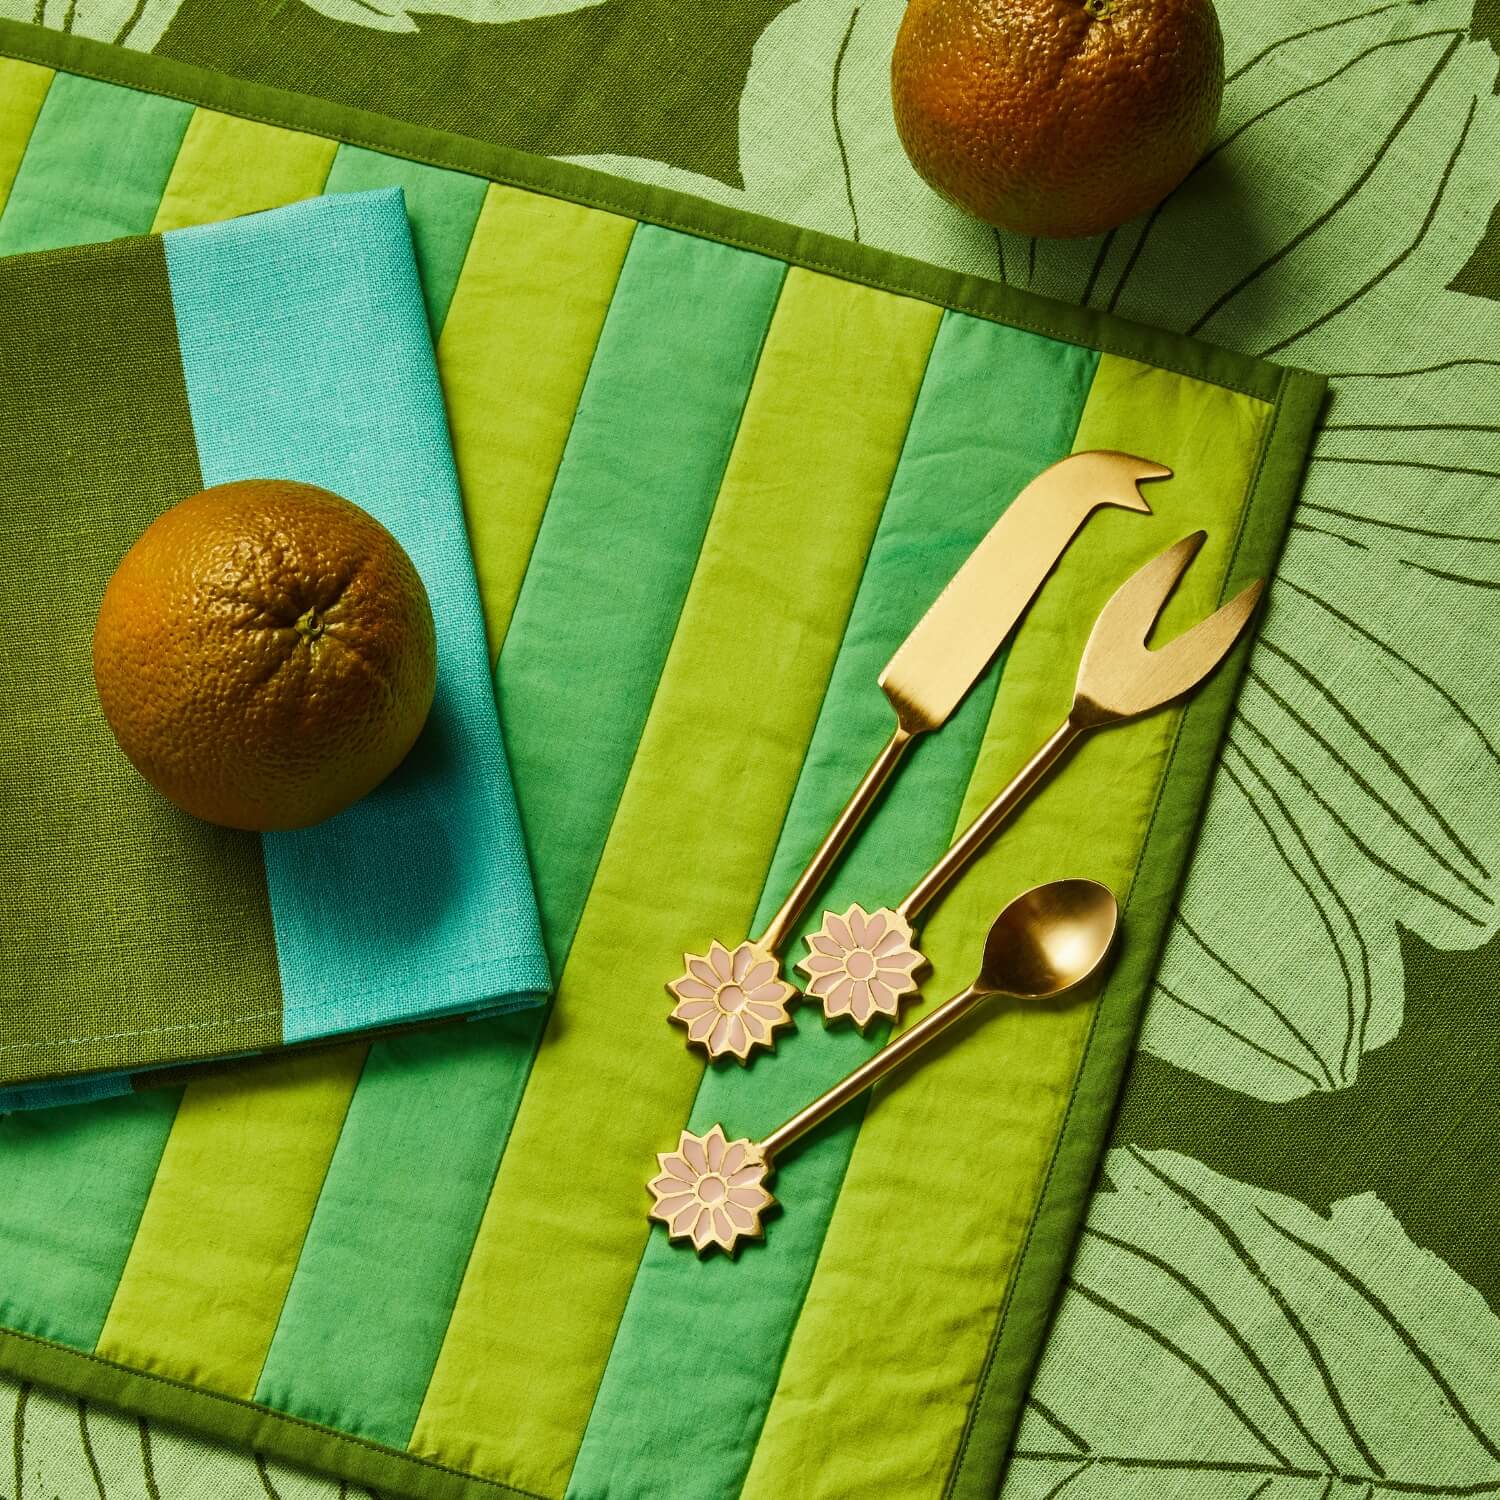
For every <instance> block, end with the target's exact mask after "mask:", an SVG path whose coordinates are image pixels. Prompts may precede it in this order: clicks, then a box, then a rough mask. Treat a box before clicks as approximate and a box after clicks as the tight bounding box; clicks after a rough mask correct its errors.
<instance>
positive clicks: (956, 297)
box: [0, 18, 1324, 463]
mask: <svg viewBox="0 0 1500 1500" xmlns="http://www.w3.org/2000/svg"><path fill="white" fill-rule="evenodd" d="M0 54H3V55H4V56H6V57H13V58H17V59H19V60H20V61H23V62H31V63H37V64H39V65H41V66H43V67H48V68H57V69H59V70H61V71H63V72H67V73H80V74H83V75H84V76H86V77H89V78H96V79H99V80H100V81H101V82H104V83H116V84H120V85H121V86H122V87H125V88H133V89H141V90H144V91H145V92H147V93H152V94H162V95H165V96H167V97H168V98H173V99H181V100H184V101H186V102H188V103H191V104H196V105H200V106H202V107H204V108H207V109H216V110H221V111H223V112H224V113H226V114H232V115H238V116H240V117H242V118H244V119H248V120H258V121H260V122H261V123H263V124H267V125H279V126H282V127H283V128H285V129H288V130H301V131H306V132H309V133H310V134H313V135H321V136H326V137H328V138H329V139H331V140H338V141H346V142H348V143H349V144H351V145H355V146H364V147H367V148H368V149H370V150H372V151H383V152H385V153H387V154H388V155H391V156H401V157H405V158H407V159H408V160H410V161H418V162H424V163H426V164H427V165H429V166H435V167H445V168H448V169H449V170H451V171H457V172H467V173H469V174H471V175H472V176H475V177H484V178H487V179H489V180H490V181H491V182H499V183H505V184H507V185H509V186H512V187H519V188H528V189H530V190H532V191H534V192H538V193H544V194H546V195H547V196H549V197H553V198H564V199H567V200H568V201H570V202H573V203H581V204H585V205H587V206H588V207H591V208H598V209H603V210H605V211H606V212H608V213H615V214H621V215H623V216H625V217H626V218H631V219H638V220H640V221H641V222H643V223H648V224H660V225H662V226H663V227H665V228H668V229H680V230H683V231H685V232H686V233H688V234H696V235H701V236H702V237H703V238H705V239H711V240H718V241H720V242H721V243H723V244H726V245H735V246H738V247H739V248H740V249H743V250H754V251H758V252H759V253H761V254H762V255H769V256H773V257H775V258H776V259H777V260H783V261H786V262H787V263H788V264H790V265H798V266H805V267H806V268H807V269H809V270H812V271H826V272H828V273H829V274H830V275H833V276H838V277H842V278H843V279H845V280H847V281H857V282H861V283H863V284H864V285H866V286H872V287H878V288H880V289H882V290H884V291H888V292H895V293H898V294H900V295H903V296H908V297H918V298H920V299H922V300H923V301H926V302H934V303H937V304H938V305H939V306H942V307H951V308H954V309H956V310H957V311H959V312H967V313H973V314H975V315H976V316H978V317H982V318H990V319H992V320H994V321H995V322H999V323H1008V324H1011V325H1012V326H1014V327H1017V328H1025V329H1029V330H1030V331H1031V332H1033V333H1040V334H1043V335H1044V336H1046V337H1048V338H1054V339H1062V340H1064V341H1065V342H1067V343H1072V344H1082V345H1085V346H1086V347H1088V348H1091V349H1098V350H1100V351H1102V352H1104V353H1107V354H1118V355H1123V356H1124V357H1125V358H1127V359H1135V360H1140V361H1141V362H1142V363H1143V364H1151V365H1156V366H1159V367H1160V368H1161V369H1164V370H1175V371H1176V372H1177V373H1178V374H1180V375H1188V376H1191V377H1192V378H1193V379H1195V380H1206V381H1209V382H1211V383H1213V384H1215V385H1222V386H1227V387H1228V388H1229V389H1231V390H1236V391H1240V392H1242V393H1243V394H1244V395H1247V396H1255V397H1258V398H1259V399H1260V400H1262V401H1274V400H1276V399H1277V395H1278V393H1279V391H1280V390H1281V389H1282V385H1283V382H1284V381H1285V380H1286V379H1287V378H1288V376H1289V375H1291V376H1295V377H1296V378H1297V379H1300V380H1306V381H1308V382H1311V383H1312V386H1313V387H1314V389H1315V391H1316V393H1318V394H1321V392H1322V389H1323V385H1324V382H1323V379H1322V377H1321V376H1316V375H1311V374H1308V373H1307V372H1304V371H1291V370H1289V369H1288V368H1287V367H1284V366H1280V365H1273V364H1269V363H1267V362H1266V361H1264V360H1259V359H1255V358H1252V357H1251V356H1249V355H1244V354H1236V353H1233V352H1231V351H1230V350H1228V349H1221V348H1219V347H1217V346H1216V345H1213V344H1209V343H1204V342H1202V341H1200V340H1197V339H1190V338H1187V337H1185V336H1184V335H1182V334H1176V333H1164V332H1162V331H1161V330H1160V329H1156V328H1150V327H1148V326H1146V325H1145V324H1140V323H1131V322H1128V321H1126V320H1125V319H1123V318H1118V317H1116V316H1114V315H1113V314H1110V313H1102V312H1096V311H1094V310H1093V309H1091V308H1086V307H1075V306H1073V305H1072V304H1070V303H1066V302H1055V301H1053V300H1052V299H1051V298H1048V297H1040V296H1037V295H1036V294H1035V293H1033V292H1026V291H1022V290H1020V289H1019V288H1017V287H1011V286H1004V285H1002V284H1001V283H999V282H993V281H985V280H982V279H981V278H979V277H977V276H964V275H961V274H959V273H958V272H955V271H945V270H943V269H941V268H940V267H937V266H932V265H928V264H926V263H925V262H923V261H917V260H910V259H908V258H907V257H905V256H902V255H896V254H893V253H892V252H890V251H886V250H876V249H873V248H871V247H869V246H866V245H857V244H854V243H852V242H851V241H848V240H841V239H836V238H835V237H834V236H832V235H827V234H820V233H818V232H817V231H816V230H811V229H799V228H797V227H796V226H795V225H791V224H783V223H779V222H778V221H776V220H774V219H767V218H762V217H761V216H760V215H758V214H751V213H746V212H744V211H743V210H740V209H735V208H727V207H725V206H723V205H722V204H717V203H710V202H708V201H707V200H706V199H702V198H693V197H690V196H688V195H687V194H685V193H678V192H674V191H671V190H670V189H667V188H658V187H651V186H648V185H646V184H643V183H636V182H629V181H626V180H625V179H623V178H619V177H611V176H609V175H607V174H606V173H603V172H596V171H593V170H592V169H590V168H587V167H578V166H573V165H572V164H570V163H567V162H560V161H553V160H551V159H550V158H547V157H542V156H532V155H529V154H528V153H526V152H524V151H516V150H514V149H512V148H509V147H505V146H492V145H487V144H485V143H484V142H481V141H476V140H473V139H471V138H469V137H467V136H461V135H453V134H451V133H449V132H446V131H440V130H429V129H426V128H424V127H422V126H417V125H410V124H407V123H406V122H404V121H400V120H393V119H390V118H388V117H387V116H385V115H378V114H372V113H370V112H369V111H367V110H359V109H350V108H347V107H346V106H344V105H340V104H332V103H329V102H327V101H326V100H323V99H315V98H313V97H312V96H310V95H307V94H296V93H292V92H290V91H289V90H286V89H278V88H271V87H269V86H267V85H265V84H260V83H252V82H250V81H248V80H245V79H237V78H230V77H227V76H226V75H224V74H221V73H212V72H209V71H208V70H207V69H204V68H199V67H195V66H194V65H193V64H191V63H183V62H178V61H177V60H176V59H174V58H168V57H158V56H156V55H155V54H154V53H148V52H131V51H127V50H125V49H123V48H117V47H113V46H111V45H110V44H109V43H107V42H96V41H92V40H90V39H89V38H87V37H81V36H72V35H68V34H66V33H63V32H58V31H48V30H44V29H43V28H41V27H38V26H31V25H28V24H26V23H25V22H22V21H10V20H5V19H3V18H0ZM1299 463H1300V460H1299Z"/></svg>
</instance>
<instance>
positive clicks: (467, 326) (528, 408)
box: [438, 187, 635, 655]
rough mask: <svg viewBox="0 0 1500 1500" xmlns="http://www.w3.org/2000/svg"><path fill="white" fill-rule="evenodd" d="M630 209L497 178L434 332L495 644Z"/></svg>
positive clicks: (628, 228) (599, 322)
mask: <svg viewBox="0 0 1500 1500" xmlns="http://www.w3.org/2000/svg"><path fill="white" fill-rule="evenodd" d="M634 232H635V225H634V224H633V223H632V222H631V221H630V220H628V219H619V218H616V217H614V215H612V214H601V213H595V212H594V211H593V210H592V209H587V208H577V207H575V206H574V205H573V204H571V203H557V202H554V201H552V200H551V199H548V198H541V197H538V196H536V195H535V194H532V193H520V192H517V191H515V189H513V188H496V187H492V188H490V190H489V191H488V192H487V193H486V195H485V200H484V207H483V208H482V209H481V210H480V213H479V221H478V223H477V224H476V225H475V227H474V235H473V238H472V239H471V240H470V242H469V251H468V256H467V258H466V259H465V261H464V267H463V272H462V274H461V275H460V277H459V280H458V286H457V288H456V289H455V291H454V294H453V303H452V306H451V308H450V310H449V316H448V320H447V322H446V324H445V325H444V333H443V337H442V339H441V341H440V342H439V344H438V370H439V373H440V374H441V376H442V380H443V395H444V397H445V399H446V401H447V405H448V426H449V430H450V431H451V433H452V435H453V453H454V458H455V460H456V461H457V463H458V477H459V483H460V486H461V488H462V489H463V495H464V512H465V516H466V518H467V520H468V526H469V544H470V546H471V547H472V548H473V549H474V570H475V572H476V573H477V574H478V577H479V593H480V598H481V600H482V601H483V604H484V617H485V624H486V626H487V628H488V630H489V638H490V653H491V655H495V654H498V652H499V650H500V642H501V641H502V640H503V639H504V637H505V632H506V628H507V626H508V624H509V622H510V613H511V610H512V609H513V608H514V607H515V602H516V596H517V594H519V592H520V589H521V579H522V577H523V576H524V574H525V572H526V562H527V559H528V558H529V557H530V555H531V546H532V542H533V541H534V540H535V538H536V533H537V528H538V527H539V526H540V525H541V520H542V512H543V510H544V509H545V508H546V505H547V496H548V495H549V494H550V493H551V490H552V480H553V478H554V476H555V475H556V473H557V466H558V463H559V462H560V460H561V458H562V452H563V446H564V444H565V443H566V442H567V440H568V430H569V428H570V427H571V426H572V422H573V413H574V410H575V409H576V407H577V404H578V397H579V393H580V392H581V391H582V390H583V382H584V378H585V377H586V376H587V374H588V370H589V362H590V360H591V359H592V358H593V353H594V345H595V344H596V343H597V342H598V339H599V330H600V328H601V327H602V326H603V323H604V315H605V312H606V310H607V309H608V307H609V301H610V298H611V297H612V296H613V295H614V289H615V282H616V279H617V278H618V276H619V274H620V264H621V262H622V261H623V260H624V258H625V251H626V247H627V246H628V245H629V244H630V237H631V235H632V234H633V233H634Z"/></svg>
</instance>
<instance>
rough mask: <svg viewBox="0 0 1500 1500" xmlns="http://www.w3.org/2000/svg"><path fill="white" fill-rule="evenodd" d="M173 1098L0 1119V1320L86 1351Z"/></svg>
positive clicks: (126, 1248)
mask: <svg viewBox="0 0 1500 1500" xmlns="http://www.w3.org/2000/svg"><path fill="white" fill-rule="evenodd" d="M178 1097H179V1095H178V1091H177V1090H175V1089H157V1090H155V1091H153V1092H151V1093H149V1094H132V1095H127V1096H125V1097H124V1098H120V1099H104V1100H101V1101H100V1102H99V1103H97V1104H94V1105H91V1106H84V1107H73V1108H69V1109H43V1110H34V1111H31V1110H28V1111H23V1112H21V1113H19V1114H13V1115H8V1116H6V1117H5V1118H4V1119H3V1120H0V1161H3V1162H4V1170H3V1171H0V1222H3V1223H4V1225H5V1232H4V1234H3V1235H0V1323H4V1325H5V1326H6V1327H8V1328H18V1329H20V1330H21V1331H22V1332H24V1333H33V1334H37V1335H38V1336H40V1337H42V1338H49V1339H56V1340H57V1341H58V1342H59V1343H63V1344H69V1345H71V1346H72V1347H73V1348H75V1349H83V1350H91V1349H93V1347H94V1344H95V1342H96V1340H97V1339H98V1337H99V1331H100V1329H102V1328H103V1327H104V1319H105V1315H106V1314H107V1313H108V1312H109V1304H110V1302H111V1300H112V1299H113V1297H114V1294H115V1287H116V1286H117V1285H118V1284H119V1280H120V1271H121V1269H122V1268H123V1267H124V1264H125V1257H126V1256H127V1255H128V1254H129V1253H130V1244H131V1241H132V1240H133V1239H134V1238H135V1230H136V1225H137V1224H138V1223H139V1222H140V1218H141V1210H142V1209H143V1208H144V1207H145V1204H146V1195H147V1194H148V1193H149V1192H150V1190H151V1183H152V1181H153V1179H154V1178H155V1176H156V1167H157V1163H158V1162H159V1161H160V1160H161V1153H162V1147H163V1146H165V1145H166V1142H167V1134H168V1132H169V1131H170V1130H171V1128H172V1118H173V1116H174V1114H175V1113H176V1111H177V1100H178Z"/></svg>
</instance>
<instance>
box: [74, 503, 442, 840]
mask: <svg viewBox="0 0 1500 1500" xmlns="http://www.w3.org/2000/svg"><path fill="white" fill-rule="evenodd" d="M94 682H95V684H96V686H97V687H98V690H99V702H100V705H101V706H102V707H103V709H104V717H105V719H106V720H107V721H108V723H109V727H110V729H111V730H112V731H113V732H114V736H115V738H116V739H117V740H118V741H119V743H120V748H121V749H122V750H124V752H125V754H126V755H127V756H129V758H130V760H131V762H132V763H133V764H134V765H135V767H136V769H137V770H138V771H139V772H140V773H141V775H142V776H144V777H145V778H146V780H147V781H149V782H150V783H151V784H152V785H153V786H154V787H156V788H157V790H158V791H160V792H162V793H163V794H164V795H165V796H167V797H169V798H171V800H172V801H173V802H175V803H176V804H177V805H178V806H179V807H181V808H183V809H185V810H186V811H187V812H190V813H193V814H195V815H196V816H197V817H200V818H206V819H207V820H208V821H209V822H211V823H223V824H226V825H228V826H229V827H231V828H252V829H272V828H302V827H305V826H306V825H308V824H310V823H317V822H320V821H321V820H322V819H324V818H327V817H331V816H332V815H333V814H334V813H336V812H339V811H340V810H342V809H343V808H345V807H347V806H348V805H349V804H350V803H351V802H355V801H357V800H358V799H359V798H360V797H363V796H364V795H365V793H366V792H369V791H371V790H373V788H375V787H376V786H378V785H379V783H380V782H381V781H383V780H384V779H385V778H386V777H387V776H388V775H389V774H390V773H391V772H392V771H393V770H395V768H396V767H397V766H398V765H399V764H400V763H401V761H402V759H403V758H404V757H405V755H406V753H407V751H408V750H410V749H411V747H412V744H413V743H414V742H415V740H416V738H417V735H418V734H419V733H420V732H421V729H422V725H423V724H424V722H425V721H426V719H427V713H428V710H429V709H430V708H431V707H432V698H433V693H434V691H435V688H436V683H437V641H436V635H435V632H434V629H433V623H432V608H431V606H430V604H429V603H428V600H427V591H426V589H425V588H424V587H423V586H422V580H421V578H420V577H419V576H418V575H417V570H416V568H415V567H414V566H413V564H412V561H411V559H410V558H409V557H408V556H407V555H406V553H405V551H403V550H402V547H401V544H400V543H399V542H398V541H397V540H396V539H395V537H393V536H392V535H391V534H390V532H388V531H387V530H386V529H385V527H384V526H382V525H381V524H380V523H379V522H378V521H377V520H376V519H375V518H374V517H373V516H371V515H368V514H367V513H366V512H365V511H363V510H361V509H360V508H359V507H358V506H357V505H353V504H351V503H350V502H349V501H348V500H345V499H342V498H341V497H340V496H338V495H335V494H333V493H331V492H330V491H328V490H323V489H318V488H317V487H316V486H314V485H310V484H297V483H294V482H293V481H291V480H288V479H244V480H240V481H238V482H237V483H234V484H220V485H215V486H214V487H213V488H212V489H207V490H203V491H201V492H200V493H199V494H196V495H192V496H190V497H189V498H188V499H186V500H184V501H183V502H182V503H181V504H180V505H175V506H173V508H172V509H171V510H169V511H167V512H166V514H165V515H162V516H159V517H158V518H157V519H156V520H155V521H153V522H152V523H151V525H150V526H149V527H147V528H146V530H145V531H144V532H143V533H142V535H141V537H140V539H139V540H138V541H137V542H136V543H135V545H134V546H133V547H131V549H130V550H129V551H128V552H127V553H126V554H125V556H124V558H123V559H122V560H121V562H120V565H119V567H118V568H117V569H116V570H115V573H114V576H113V577H112V578H111V579H110V581H109V584H108V586H107V587H106V588H105V590H104V599H103V602H102V603H101V604H100V606H99V618H98V620H97V622H96V623H95V626H94Z"/></svg>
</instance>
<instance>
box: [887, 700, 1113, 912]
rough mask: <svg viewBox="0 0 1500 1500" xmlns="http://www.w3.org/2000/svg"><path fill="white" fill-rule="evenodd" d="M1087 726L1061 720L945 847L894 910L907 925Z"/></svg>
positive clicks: (975, 851) (1068, 720)
mask: <svg viewBox="0 0 1500 1500" xmlns="http://www.w3.org/2000/svg"><path fill="white" fill-rule="evenodd" d="M1088 727H1089V726H1087V725H1080V724H1075V723H1074V722H1073V719H1072V716H1071V715H1070V716H1069V717H1068V718H1066V719H1064V720H1063V721H1062V723H1061V724H1059V725H1058V726H1057V728H1056V729H1055V730H1054V731H1053V733H1052V735H1051V737H1050V738H1049V739H1048V740H1047V742H1046V744H1044V745H1043V746H1042V747H1041V749H1040V750H1038V751H1037V752H1036V754H1035V755H1033V756H1032V757H1031V759H1030V760H1028V761H1027V762H1026V764H1025V765H1024V766H1022V767H1021V769H1020V770H1019V771H1017V772H1016V774H1015V775H1014V776H1013V777H1012V778H1011V779H1010V782H1009V784H1008V785H1007V786H1006V787H1005V788H1004V789H1003V790H1002V791H1001V792H1000V793H999V794H998V795H997V796H996V797H995V799H994V801H992V802H991V803H990V804H989V806H988V807H986V808H985V809H984V811H983V812H982V813H980V814H979V816H978V817H976V818H975V819H974V821H973V822H972V823H970V824H969V826H968V827H967V828H966V829H964V831H963V832H962V833H961V834H959V836H958V837H957V838H956V839H955V840H954V841H953V843H952V844H951V845H950V846H949V849H948V852H947V853H946V854H945V855H943V857H942V858H941V859H940V860H938V862H937V863H936V864H935V865H934V866H933V867H932V868H931V869H930V870H929V871H928V872H927V873H926V874H925V875H924V876H923V877H922V878H921V880H919V881H918V882H917V884H916V886H915V887H914V888H913V890H912V891H911V893H910V894H909V895H908V896H907V897H906V899H905V900H904V901H903V902H902V903H901V904H900V905H899V906H898V907H897V908H896V910H897V912H899V913H900V915H901V916H903V917H905V918H906V920H907V921H908V922H910V921H911V920H912V919H913V918H915V917H916V916H917V914H918V913H919V912H920V911H921V910H922V909H923V908H924V907H925V906H927V905H928V903H929V902H931V901H932V900H933V898H934V897H935V896H936V895H937V894H938V892H939V891H941V890H942V889H943V887H944V886H945V885H947V884H948V882H949V881H950V880H952V879H953V878H954V877H955V876H956V875H957V874H958V872H959V871H960V870H962V869H963V867H964V866H965V865H966V864H968V862H969V861H970V860H971V859H973V858H974V856H975V855H976V854H978V853H979V851H980V849H981V848H982V847H983V846H984V844H985V843H986V841H987V840H988V839H989V837H990V835H991V834H992V833H994V832H995V830H996V829H997V828H999V826H1000V825H1001V824H1002V823H1003V822H1004V821H1005V820H1006V819H1007V818H1008V817H1010V816H1011V814H1012V813H1014V812H1015V811H1016V809H1017V808H1018V807H1020V805H1021V804H1022V803H1023V802H1024V801H1025V800H1026V799H1027V798H1028V797H1029V796H1030V795H1031V794H1032V792H1034V791H1035V790H1036V788H1037V787H1038V786H1039V785H1040V784H1041V782H1042V781H1043V779H1044V778H1045V777H1046V775H1047V773H1048V772H1049V771H1050V770H1051V769H1052V768H1053V767H1054V766H1055V765H1056V764H1057V763H1058V761H1059V760H1061V759H1062V757H1063V754H1064V752H1065V751H1066V750H1067V748H1068V746H1069V745H1071V744H1072V743H1073V741H1074V740H1076V739H1077V738H1078V737H1079V735H1081V734H1083V733H1084V732H1085V731H1086V729H1087V728H1088Z"/></svg>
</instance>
